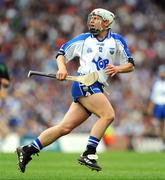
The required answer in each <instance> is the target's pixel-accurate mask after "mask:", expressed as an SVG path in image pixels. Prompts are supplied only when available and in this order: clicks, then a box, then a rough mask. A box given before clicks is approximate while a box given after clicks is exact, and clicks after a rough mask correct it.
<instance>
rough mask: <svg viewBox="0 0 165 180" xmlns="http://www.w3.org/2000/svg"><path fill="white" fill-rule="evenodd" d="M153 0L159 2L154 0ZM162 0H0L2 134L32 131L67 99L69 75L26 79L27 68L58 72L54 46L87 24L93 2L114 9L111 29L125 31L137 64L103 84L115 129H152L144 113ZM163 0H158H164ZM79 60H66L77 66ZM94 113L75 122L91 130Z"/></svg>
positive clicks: (55, 115)
mask: <svg viewBox="0 0 165 180" xmlns="http://www.w3.org/2000/svg"><path fill="white" fill-rule="evenodd" d="M155 2H156V3H155ZM162 2H163V1H152V0H118V1H115V0H100V1H98V0H83V1H81V0H40V1H35V0H0V63H5V64H6V65H7V66H8V69H9V73H10V78H11V85H10V87H9V88H8V90H7V94H6V92H5V91H4V92H3V91H2V92H1V95H0V96H1V99H0V138H3V137H4V136H6V134H8V133H9V132H13V131H14V132H17V133H18V134H19V135H20V136H23V135H27V136H35V135H38V134H39V133H40V132H41V131H42V130H43V129H45V128H46V127H49V126H51V125H53V124H55V123H57V122H58V121H60V119H61V118H62V117H63V114H64V113H65V112H66V111H67V108H68V106H69V104H70V103H71V100H72V99H71V95H70V90H69V89H70V86H71V83H70V82H67V81H65V82H59V81H58V82H57V80H52V79H48V78H43V77H42V78H41V77H37V76H36V77H33V78H27V74H28V71H29V70H39V71H46V72H50V73H55V72H56V63H55V61H53V58H54V56H55V55H56V53H57V51H58V49H59V47H60V46H61V45H62V44H63V43H64V42H66V41H67V40H69V39H70V38H72V37H74V36H76V35H78V34H80V33H82V32H86V31H88V29H87V25H86V23H87V16H88V14H89V12H90V11H91V10H92V9H94V8H98V7H101V8H105V9H108V10H110V11H112V12H113V13H114V14H115V15H116V19H115V22H114V24H113V26H112V31H114V32H116V33H120V34H122V35H123V36H124V37H125V39H126V40H127V43H128V45H129V48H130V49H131V52H132V54H133V57H134V59H135V64H136V69H135V71H134V72H132V73H129V74H122V75H118V76H116V77H114V78H113V79H111V80H110V81H111V82H110V87H109V88H108V89H107V91H108V93H109V95H108V96H109V98H110V100H111V101H112V104H113V106H114V108H115V110H116V120H115V122H114V124H113V127H114V128H115V131H116V133H118V134H127V135H130V136H132V135H135V136H136V135H140V134H143V133H148V131H149V130H150V119H149V118H148V117H147V116H146V109H147V105H148V99H149V96H150V91H151V86H152V84H153V82H154V80H155V79H156V78H157V70H158V66H159V65H160V64H164V63H165V61H164V60H165V50H164V47H165V31H164V29H165V13H164V12H165V11H164V6H163V5H164V4H163V3H162ZM161 3H162V4H161ZM77 65H78V61H77V59H74V60H73V61H72V62H71V63H69V64H68V68H69V72H70V74H72V75H74V74H75V73H76V67H77ZM95 120H96V119H95V117H93V116H92V117H91V118H90V120H89V121H87V122H85V123H84V124H83V125H81V126H80V127H78V128H77V129H75V132H88V131H89V129H90V127H91V125H92V123H93V122H94V121H95Z"/></svg>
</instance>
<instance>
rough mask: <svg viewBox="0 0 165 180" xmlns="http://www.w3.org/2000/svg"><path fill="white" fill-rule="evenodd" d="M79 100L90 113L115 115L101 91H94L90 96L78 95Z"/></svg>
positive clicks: (100, 115)
mask: <svg viewBox="0 0 165 180" xmlns="http://www.w3.org/2000/svg"><path fill="white" fill-rule="evenodd" d="M79 101H80V103H81V104H82V105H83V106H84V107H85V108H87V109H88V110H89V111H90V112H91V113H94V114H96V115H97V116H99V117H102V116H109V117H110V116H115V113H114V109H113V107H112V105H111V103H110V102H109V100H108V98H107V97H106V96H105V95H104V94H103V93H96V94H93V95H91V96H87V97H80V98H79Z"/></svg>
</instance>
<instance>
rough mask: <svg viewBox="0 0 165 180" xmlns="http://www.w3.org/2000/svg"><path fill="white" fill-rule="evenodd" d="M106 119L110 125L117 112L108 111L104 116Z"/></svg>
mask: <svg viewBox="0 0 165 180" xmlns="http://www.w3.org/2000/svg"><path fill="white" fill-rule="evenodd" d="M103 119H104V121H106V123H107V125H110V124H111V123H112V122H113V121H114V119H115V113H114V112H111V113H106V114H104V116H103Z"/></svg>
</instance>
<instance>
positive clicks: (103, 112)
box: [79, 93, 115, 171]
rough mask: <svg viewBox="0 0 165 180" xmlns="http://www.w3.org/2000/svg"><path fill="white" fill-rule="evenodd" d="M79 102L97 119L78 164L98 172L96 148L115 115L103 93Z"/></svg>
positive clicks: (83, 98)
mask: <svg viewBox="0 0 165 180" xmlns="http://www.w3.org/2000/svg"><path fill="white" fill-rule="evenodd" d="M79 101H80V103H81V104H82V105H83V106H84V107H85V108H87V109H88V110H89V111H90V112H92V113H94V114H96V115H97V116H98V117H99V119H98V120H97V121H96V123H95V124H94V126H93V128H92V129H91V132H90V136H89V139H88V143H87V147H86V150H85V152H84V153H83V154H82V155H81V156H80V158H79V162H80V163H81V164H84V165H86V166H88V167H89V168H91V169H93V170H97V171H99V170H101V168H100V166H98V164H97V162H96V159H97V156H96V155H95V153H96V148H97V146H98V144H99V141H100V140H101V138H102V136H103V135H104V133H105V130H106V129H107V127H108V126H109V125H110V124H111V123H112V121H113V120H114V117H115V113H114V110H113V107H112V105H111V103H110V102H109V100H108V99H107V97H106V96H105V95H104V94H103V93H97V94H93V95H91V96H88V97H81V98H80V99H79Z"/></svg>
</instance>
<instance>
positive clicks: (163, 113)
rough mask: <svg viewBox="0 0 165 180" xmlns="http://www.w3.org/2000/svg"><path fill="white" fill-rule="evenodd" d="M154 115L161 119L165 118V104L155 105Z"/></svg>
mask: <svg viewBox="0 0 165 180" xmlns="http://www.w3.org/2000/svg"><path fill="white" fill-rule="evenodd" d="M153 116H154V117H155V118H156V119H159V120H163V119H164V120H165V105H155V107H154V111H153Z"/></svg>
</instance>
